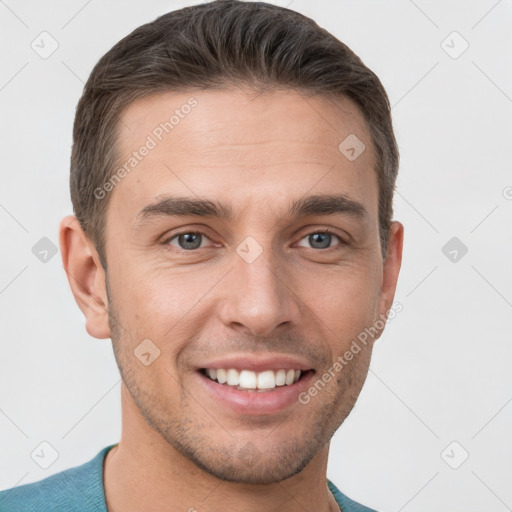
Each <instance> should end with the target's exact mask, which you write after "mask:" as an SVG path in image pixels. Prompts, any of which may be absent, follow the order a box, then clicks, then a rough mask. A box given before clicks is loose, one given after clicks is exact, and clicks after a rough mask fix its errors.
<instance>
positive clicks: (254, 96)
mask: <svg viewBox="0 0 512 512" xmlns="http://www.w3.org/2000/svg"><path fill="white" fill-rule="evenodd" d="M340 144H341V146H340ZM362 148H365V149H364V150H362ZM340 149H341V150H340ZM347 149H348V150H349V153H347V152H346V150H347ZM352 149H354V150H355V151H357V153H359V152H360V151H362V152H361V154H360V155H359V156H357V154H356V156H357V158H355V159H354V158H351V157H353V153H354V151H352V152H350V151H351V150H352ZM117 153H118V169H122V168H124V170H125V172H122V173H121V174H122V179H120V180H119V182H118V183H117V184H116V186H115V188H114V190H113V191H112V194H113V196H112V198H111V203H112V204H111V206H110V207H109V209H110V210H112V212H113V214H114V215H116V214H117V215H122V217H123V218H124V219H127V220H130V221H135V217H136V214H137V212H138V211H140V209H142V208H144V206H146V205H147V204H149V203H151V202H154V200H155V199H156V198H157V197H159V196H162V195H164V194H172V195H187V196H193V195H195V196H201V197H208V198H210V197H212V198H215V199H219V200H226V201H227V202H230V203H231V204H233V206H234V208H235V209H236V210H237V211H240V212H242V211H243V210H244V209H249V208H251V207H252V206H253V205H254V201H256V200H257V201H258V205H259V207H260V208H261V209H262V210H264V211H265V212H268V213H270V212H274V213H278V210H279V198H283V199H287V201H286V203H287V204H288V203H289V201H288V200H289V199H290V198H291V197H292V196H293V198H297V197H303V196H304V195H307V194H308V193H309V192H311V194H313V193H315V194H320V193H328V192H334V191H337V192H340V193H350V195H351V196H352V198H353V199H356V200H359V201H361V202H364V203H367V209H368V210H369V212H370V213H374V214H376V211H377V204H376V203H377V193H378V190H377V179H376V174H375V159H374V153H373V145H372V143H371V139H370V135H369V131H368V127H367V125H366V122H365V120H364V118H363V116H362V115H361V113H360V111H359V109H358V108H357V106H356V105H355V104H354V103H353V102H352V101H351V100H349V99H348V98H338V99H336V101H334V100H330V99H327V98H323V97H318V96H305V95H303V94H298V93H297V92H295V91H290V90H285V91H273V92H265V93H255V92H248V91H243V90H239V89H231V90H207V91H190V92H165V93H159V94H155V95H152V96H149V97H146V98H143V99H140V100H137V101H135V102H134V103H132V104H131V105H129V106H128V107H127V108H126V110H125V111H124V113H123V115H122V117H121V121H120V123H119V133H118V147H117Z"/></svg>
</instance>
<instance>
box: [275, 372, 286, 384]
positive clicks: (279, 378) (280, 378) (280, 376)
mask: <svg viewBox="0 0 512 512" xmlns="http://www.w3.org/2000/svg"><path fill="white" fill-rule="evenodd" d="M285 384H286V370H277V372H276V386H284V385H285Z"/></svg>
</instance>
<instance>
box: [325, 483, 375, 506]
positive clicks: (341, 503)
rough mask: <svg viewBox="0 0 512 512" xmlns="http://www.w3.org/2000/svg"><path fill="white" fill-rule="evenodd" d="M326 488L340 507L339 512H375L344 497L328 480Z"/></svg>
mask: <svg viewBox="0 0 512 512" xmlns="http://www.w3.org/2000/svg"><path fill="white" fill-rule="evenodd" d="M327 486H328V487H329V490H330V491H331V492H332V495H333V496H334V499H335V500H336V502H337V503H338V505H339V506H340V508H341V512H377V511H376V510H374V509H373V508H368V507H365V506H364V505H361V504H359V503H356V502H355V501H353V500H351V499H350V498H349V497H347V496H345V495H344V494H343V493H342V492H341V491H340V490H339V489H338V488H337V487H336V486H335V485H334V484H333V483H332V482H331V481H330V480H329V479H327Z"/></svg>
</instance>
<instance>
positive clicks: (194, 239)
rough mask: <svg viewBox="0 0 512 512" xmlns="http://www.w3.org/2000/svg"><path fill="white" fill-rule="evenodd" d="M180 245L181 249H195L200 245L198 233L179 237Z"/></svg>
mask: <svg viewBox="0 0 512 512" xmlns="http://www.w3.org/2000/svg"><path fill="white" fill-rule="evenodd" d="M180 245H181V246H182V248H183V249H197V248H198V247H199V246H200V245H201V235H200V234H199V233H185V234H184V235H180Z"/></svg>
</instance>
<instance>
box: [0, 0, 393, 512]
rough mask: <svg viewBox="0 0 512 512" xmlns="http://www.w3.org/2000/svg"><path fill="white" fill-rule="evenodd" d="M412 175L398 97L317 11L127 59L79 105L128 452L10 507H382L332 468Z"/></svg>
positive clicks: (152, 27) (68, 240) (101, 319)
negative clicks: (405, 165) (397, 129)
mask: <svg viewBox="0 0 512 512" xmlns="http://www.w3.org/2000/svg"><path fill="white" fill-rule="evenodd" d="M397 169H398V150H397V147H396V142H395V138H394V135H393V129H392V124H391V118H390V111H389V103H388V99H387V96H386V93H385V91H384V89H383V87H382V85H381V83H380V81H379V80H378V78H377V77H376V76H375V75H374V74H373V73H372V72H371V71H370V70H369V69H368V68H366V67H365V66H364V65H363V63H362V62H361V61H360V59H359V58H358V57H357V56H356V55H354V53H353V52H352V51H351V50H350V49H349V48H347V47H346V46H345V45H344V44H342V43H341V42H339V41H338V40H337V39H335V38H334V37H333V36H332V35H330V34H329V33H327V32H326V31H325V30H323V29H321V28H319V27H318V26H317V25H316V24H315V23H314V22H313V21H312V20H310V19H308V18H305V17H304V16H302V15H300V14H298V13H296V12H293V11H290V10H288V9H284V8H281V7H277V6H272V5H269V4H265V3H244V2H238V1H235V0H228V1H217V2H213V3H209V4H202V5H197V6H193V7H189V8H186V9H182V10H180V11H175V12H171V13H169V14H166V15H164V16H162V17H160V18H158V19H157V20H155V21H154V22H153V23H149V24H147V25H144V26H142V27H139V28H138V29H136V30H135V31H134V32H133V33H131V34H130V35H128V36H127V37H125V38H124V39H123V40H121V41H120V42H119V43H118V44H116V45H115V46H114V47H113V48H112V49H111V50H110V51H109V52H108V53H107V54H106V55H105V56H104V57H103V58H102V59H101V60H100V61H99V62H98V64H97V65H96V67H95V68H94V70H93V72H92V74H91V76H90V78H89V80H88V82H87V84H86V86H85V89H84V93H83V96H82V98H81V99H80V102H79V104H78V108H77V112H76V118H75V125H74V144H73V151H72V159H71V197H72V201H73V206H74V212H75V215H76V217H75V216H69V217H66V218H65V219H63V221H62V223H61V226H60V244H61V252H62V257H63V263H64V267H65V269H66V272H67V275H68V279H69V283H70V286H71V288H72V291H73V294H74V296H75V299H76V301H77V303H78V305H79V307H80V308H81V310H82V312H83V313H84V315H85V318H86V329H87V332H88V333H89V334H90V335H91V336H94V337H95V338H111V339H112V343H113V348H114V353H115V357H116V361H117V364H118V367H119V370H120V373H121V376H122V388H121V400H122V437H121V440H120V442H119V443H118V444H116V445H113V446H109V447H106V448H105V449H103V450H102V451H101V452H100V453H98V454H97V455H96V457H94V458H93V459H92V460H91V461H89V462H87V463H85V464H83V465H82V466H79V467H77V468H72V469H69V470H67V471H63V472H61V473H58V474H57V475H54V476H52V477H49V478H47V479H45V480H43V481H41V482H37V483H33V484H28V485H23V486H20V487H18V488H14V489H10V490H8V491H4V492H3V493H2V494H1V501H0V505H1V506H0V509H1V510H2V511H6V512H11V511H18V510H23V511H35V510H38V511H39V510H45V511H46V510H48V511H56V510H63V511H64V510H65V511H67V512H69V511H79V510H84V511H85V510H87V511H101V512H105V511H107V510H108V512H121V511H122V512H132V511H164V510H165V511H198V512H203V511H205V512H207V511H218V510H223V511H228V512H229V511H234V510H244V511H258V512H260V511H274V510H279V511H292V510H294V511H295V510H307V511H315V512H327V511H338V510H341V511H343V512H352V511H368V510H370V509H369V508H367V507H364V506H362V505H359V504H357V503H356V502H354V501H352V500H351V499H349V498H348V497H347V496H345V495H344V494H343V493H342V492H341V491H340V490H338V489H337V488H336V486H335V485H334V483H332V482H330V481H329V480H327V478H326V467H327V459H328V453H329V442H330V439H331V437H332V435H333V434H334V432H335V431H336V430H337V429H338V427H339V426H340V425H341V424H342V422H343V421H344V420H345V418H346V417H347V416H348V414H349V413H350V411H351V410H352V408H353V406H354V403H355V401H356V400H357V397H358V395H359V393H360V391H361V388H362V386H363V384H364V381H365V378H366V375H367V371H368V366H369V363H370V358H371V352H372V348H373V343H374V342H375V341H376V340H377V338H378V337H379V336H380V335H381V333H382V330H383V328H384V323H385V322H384V321H383V319H384V320H385V318H386V317H387V315H388V312H389V311H390V309H391V307H392V303H393V297H394V293H395V286H396V282H397V278H398V274H399V270H400V264H401V254H402V241H403V226H402V225H401V224H400V223H399V222H396V221H391V217H392V200H393V190H394V186H395V180H396V174H397ZM361 333H371V335H370V336H368V335H366V337H362V336H361ZM355 340H356V341H358V342H356V343H355V344H354V342H355ZM356 347H357V348H356ZM368 485H371V482H369V483H368Z"/></svg>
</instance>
